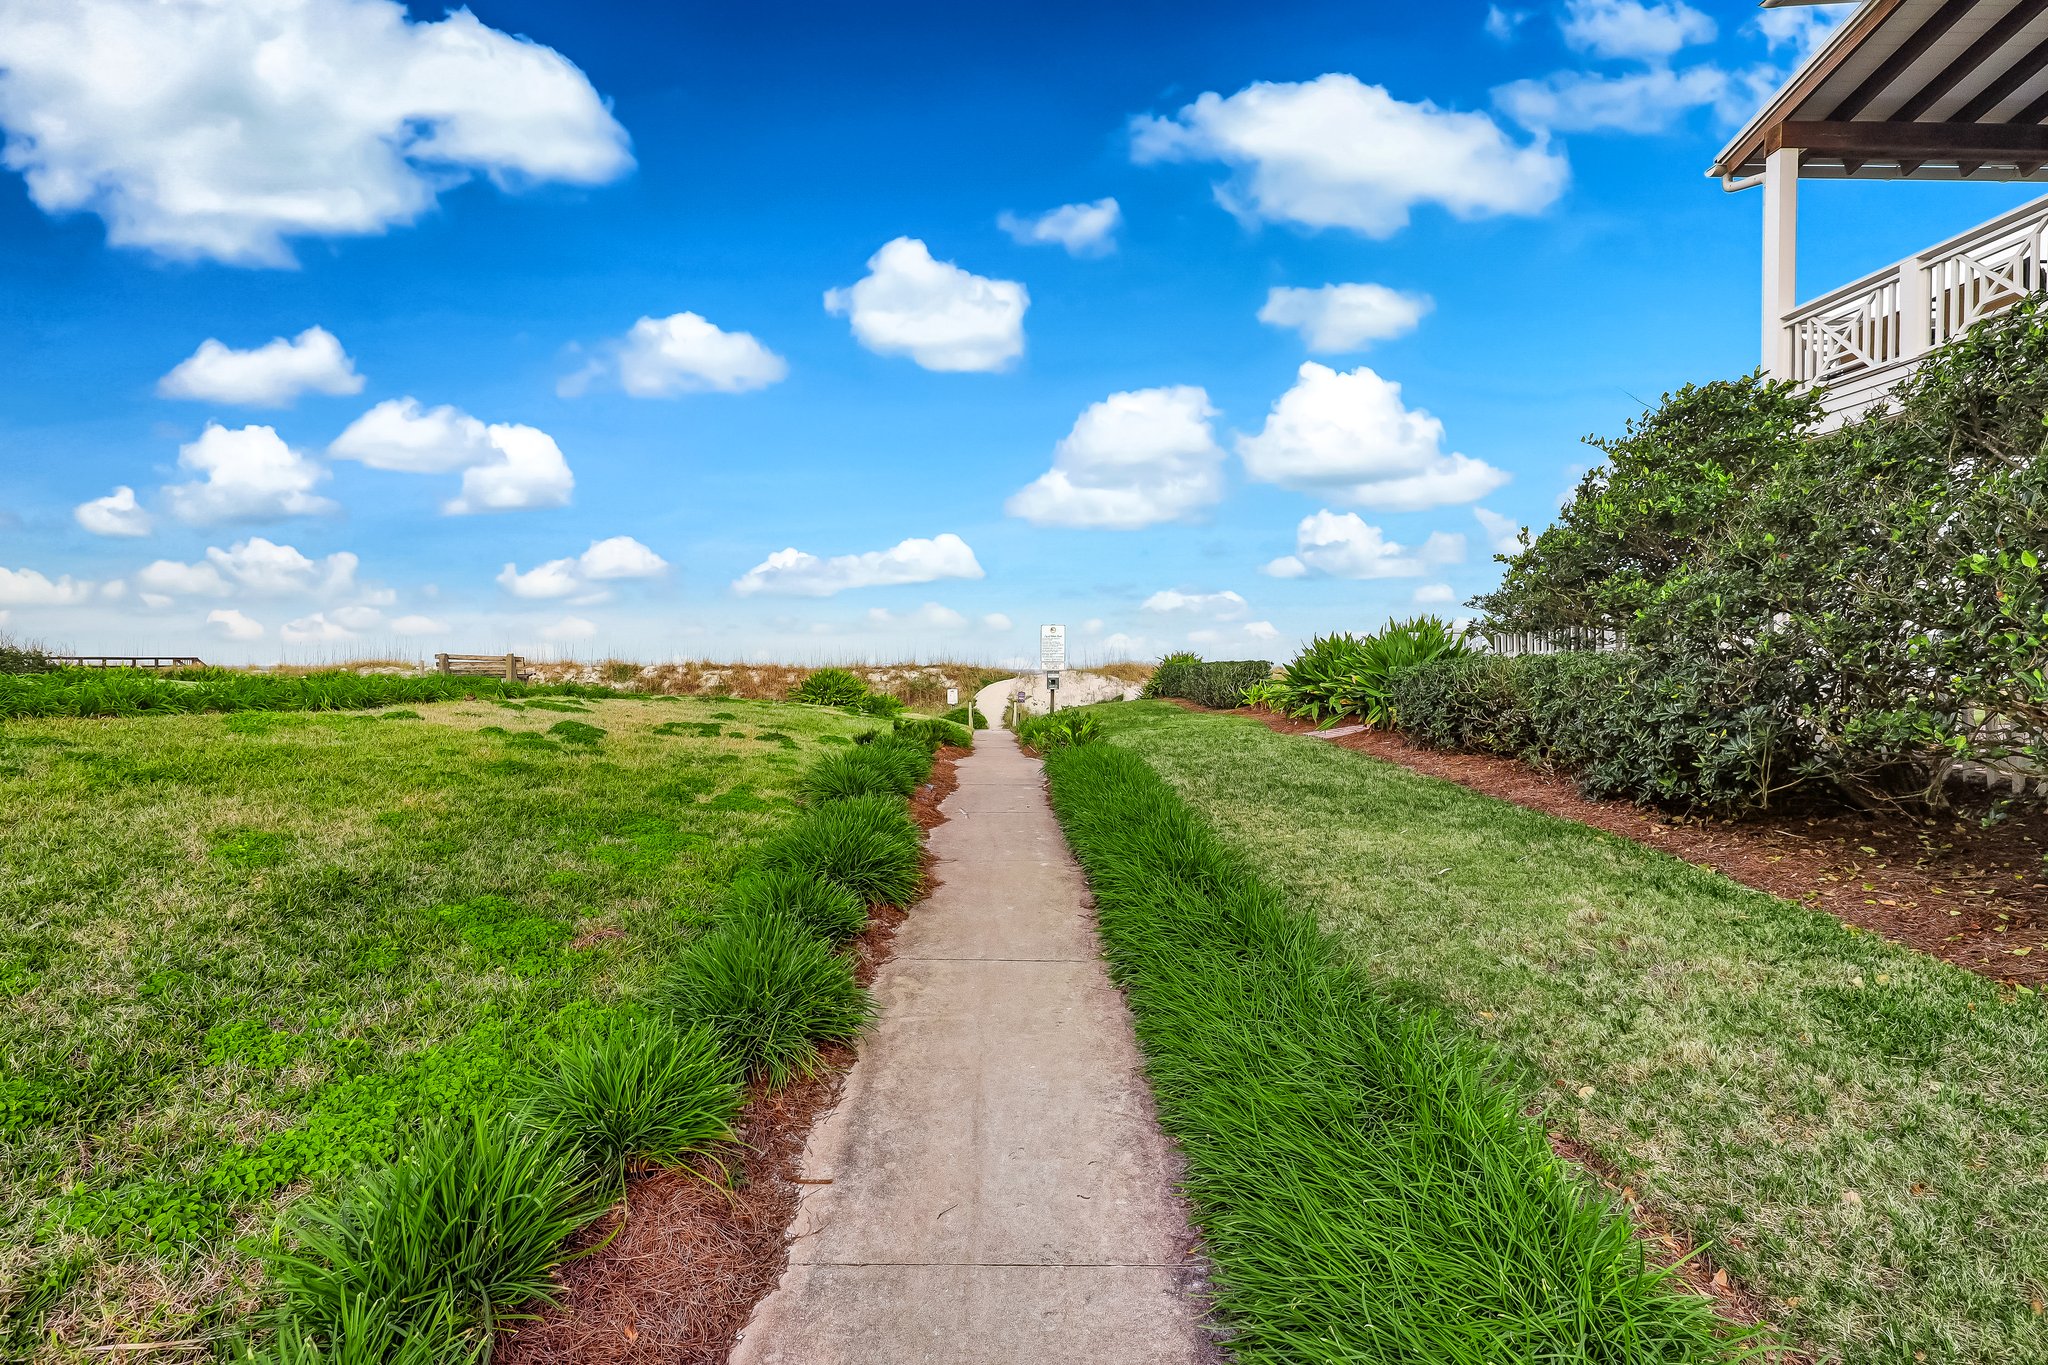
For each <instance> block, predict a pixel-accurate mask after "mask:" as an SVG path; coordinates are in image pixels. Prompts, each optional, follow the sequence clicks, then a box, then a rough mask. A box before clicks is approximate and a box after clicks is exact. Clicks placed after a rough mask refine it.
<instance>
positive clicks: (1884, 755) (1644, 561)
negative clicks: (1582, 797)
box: [1478, 295, 2048, 809]
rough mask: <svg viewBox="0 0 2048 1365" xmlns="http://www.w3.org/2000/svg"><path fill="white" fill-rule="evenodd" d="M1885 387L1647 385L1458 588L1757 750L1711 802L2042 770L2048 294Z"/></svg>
mask: <svg viewBox="0 0 2048 1365" xmlns="http://www.w3.org/2000/svg"><path fill="white" fill-rule="evenodd" d="M1893 396H1894V404H1895V407H1896V411H1895V412H1894V413H1891V414H1881V413H1879V414H1873V415H1871V416H1867V417H1865V418H1864V419H1863V420H1861V421H1857V422H1851V423H1848V424H1847V425H1845V426H1843V427H1841V428H1839V429H1838V430H1836V431H1833V432H1830V433H1827V434H1826V435H1821V436H1816V435H1814V434H1813V430H1814V427H1815V425H1816V423H1817V420H1818V418H1819V412H1820V410H1819V400H1818V397H1817V395H1814V394H1801V393H1799V392H1797V391H1795V390H1794V389H1793V387H1792V386H1791V385H1789V384H1781V383H1775V382H1772V381H1769V380H1766V379H1763V378H1761V377H1760V376H1756V375H1752V376H1749V377H1748V378H1745V379H1741V380H1736V381H1732V382H1727V383H1716V384H1707V385H1701V386H1698V387H1691V386H1688V387H1686V388H1684V389H1681V390H1679V391H1678V392H1677V393H1675V394H1672V395H1669V396H1667V397H1666V399H1665V400H1664V402H1663V404H1662V405H1661V406H1660V407H1658V408H1657V409H1656V410H1654V411H1652V412H1649V413H1646V414H1644V415H1643V416H1642V417H1640V418H1638V419H1636V420H1634V421H1632V422H1630V423H1629V425H1628V427H1627V429H1626V431H1625V432H1624V433H1623V434H1622V435H1621V436H1620V437H1619V438H1616V439H1612V440H1601V441H1596V442H1594V444H1595V445H1596V446H1598V447H1599V448H1600V450H1601V451H1602V453H1603V455H1604V456H1605V457H1606V458H1605V462H1604V463H1603V464H1602V465H1601V466H1600V467H1599V468H1597V469H1596V470H1594V471H1593V472H1592V473H1590V474H1588V475H1587V477H1586V480H1585V481H1584V483H1582V484H1581V486H1580V488H1579V490H1578V492H1577V494H1576V495H1575V496H1574V498H1573V499H1572V501H1571V502H1570V503H1569V504H1567V505H1566V506H1565V508H1564V509H1563V510H1562V512H1561V513H1560V515H1559V517H1558V520H1557V523H1556V524H1555V525H1554V526H1552V527H1550V528H1549V529H1547V530H1545V531H1544V532H1543V533H1542V534H1541V535H1539V536H1538V537H1537V538H1536V539H1535V541H1534V542H1533V543H1532V544H1530V545H1529V546H1528V547H1527V548H1525V549H1523V550H1522V551H1520V552H1519V553H1517V554H1515V555H1513V556H1511V557H1509V558H1508V559H1507V570H1506V574H1505V576H1504V577H1503V580H1502V583H1501V586H1500V588H1499V589H1497V590H1496V591H1495V592H1493V593H1490V594H1487V595H1486V596H1484V597H1482V598H1480V599H1479V601H1478V605H1480V606H1481V607H1482V608H1483V609H1484V610H1485V611H1486V612H1487V613H1488V616H1489V618H1490V620H1489V625H1490V626H1491V627H1492V628H1494V629H1497V630H1501V631H1539V632H1564V631H1569V630H1575V629H1590V630H1608V631H1616V632H1619V633H1620V634H1621V635H1622V636H1623V637H1624V638H1625V639H1626V641H1627V645H1628V650H1629V652H1630V653H1631V654H1632V655H1635V656H1638V658H1639V659H1640V660H1641V664H1640V672H1639V674H1638V675H1637V676H1639V677H1640V678H1641V679H1643V680H1645V682H1646V685H1647V686H1646V690H1647V691H1648V693H1649V694H1651V695H1653V696H1655V697H1657V698H1658V702H1657V704H1658V705H1659V706H1660V707H1662V708H1663V711H1664V713H1665V714H1667V715H1669V716H1671V717H1672V718H1673V719H1674V720H1676V721H1678V722H1679V723H1680V728H1682V729H1684V730H1686V731H1688V732H1696V733H1699V734H1703V735H1715V734H1718V732H1719V731H1720V730H1721V729H1722V728H1724V727H1725V728H1728V729H1729V730H1730V731H1731V733H1734V734H1736V735H1737V736H1738V737H1739V738H1740V742H1741V744H1742V745H1743V746H1745V747H1746V748H1748V749H1751V750H1754V756H1753V758H1752V759H1751V760H1750V761H1751V762H1752V765H1753V766H1754V767H1755V768H1756V770H1757V771H1758V772H1759V773H1760V774H1762V775H1763V776H1762V777H1761V779H1760V780H1753V781H1749V782H1747V783H1745V784H1743V785H1744V786H1746V788H1747V790H1748V792H1749V795H1748V796H1746V797H1744V798H1743V799H1742V800H1740V801H1739V802H1735V803H1732V804H1731V805H1729V806H1728V807H1727V808H1730V809H1755V808H1758V807H1760V806H1763V805H1766V804H1776V803H1778V802H1780V801H1782V800H1783V799H1785V797H1786V796H1787V795H1788V794H1790V793H1794V792H1796V793H1799V794H1801V795H1802V796H1805V797H1809V798H1810V797H1815V796H1826V797H1832V798H1836V799H1843V800H1847V801H1849V802H1852V803H1854V804H1858V805H1862V806H1883V805H1887V804H1905V805H1909V806H1914V807H1925V806H1929V805H1932V806H1937V807H1938V806H1940V805H1941V804H1943V802H1944V800H1945V791H1946V788H1947V784H1948V780H1949V778H1950V777H1951V776H1952V775H1954V774H1955V773H1956V772H1957V771H1958V770H1959V769H1962V768H1965V767H1976V768H1979V769H1984V768H1988V769H1991V770H1993V771H2003V772H2012V773H2016V774H2032V773H2038V772H2039V771H2041V769H2042V767H2043V766H2044V764H2048V671H2044V664H2048V580H2044V577H2043V564H2044V562H2048V460H2044V459H2042V458H2041V456H2042V453H2043V439H2042V434H2043V430H2044V418H2048V298H2044V297H2043V296H2039V295H2037V296H2035V297H2033V298H2030V299H2028V300H2027V301H2025V302H2024V303H2021V304H2019V305H2016V306H2014V307H2012V308H2010V309H2007V310H2005V311H2004V312H2002V313H1999V314H1996V315H1994V316H1993V317H1991V318H1989V319H1987V320H1985V321H1983V322H1981V323H1979V324H1978V325H1977V326H1976V327H1974V328H1972V329H1971V330H1970V331H1969V332H1968V333H1966V334H1965V335H1964V336H1963V337H1962V338H1960V339H1958V340H1957V341H1955V342H1953V343H1951V344H1949V345H1947V346H1944V347H1942V348H1940V349H1938V350H1936V351H1935V352H1933V353H1931V354H1930V355H1929V356H1927V358H1926V359H1925V360H1924V361H1923V362H1922V363H1921V365H1920V366H1919V368H1918V369H1917V370H1916V371H1915V372H1914V373H1913V375H1912V376H1911V378H1909V379H1908V380H1907V381H1906V382H1905V383H1904V384H1902V385H1900V386H1899V387H1898V388H1897V389H1896V390H1895V392H1894V395H1893ZM1692 705H1697V706H1698V707H1700V708H1701V709H1699V710H1697V711H1691V712H1686V713H1684V714H1683V715H1682V716H1680V714H1679V713H1678V712H1677V711H1676V710H1675V709H1674V708H1677V707H1681V706H1692ZM1632 785H1634V786H1635V787H1637V788H1638V789H1642V790H1652V789H1659V788H1664V789H1672V790H1678V791H1682V792H1686V793H1687V795H1688V796H1690V795H1691V791H1690V789H1691V787H1692V786H1693V783H1692V782H1691V780H1690V779H1689V778H1688V777H1687V776H1686V775H1685V773H1684V772H1683V771H1671V772H1661V771H1659V772H1650V773H1647V774H1644V775H1641V776H1640V778H1639V780H1636V781H1634V782H1633V784H1632ZM1704 803H1706V804H1719V802H1718V800H1707V801H1704Z"/></svg>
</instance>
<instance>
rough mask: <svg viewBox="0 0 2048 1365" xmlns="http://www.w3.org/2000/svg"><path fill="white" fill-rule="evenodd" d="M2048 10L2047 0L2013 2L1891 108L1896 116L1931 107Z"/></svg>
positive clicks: (1911, 116) (1918, 113)
mask: <svg viewBox="0 0 2048 1365" xmlns="http://www.w3.org/2000/svg"><path fill="white" fill-rule="evenodd" d="M2043 12H2048V0H2023V3H2021V4H2018V5H2015V6H2013V7H2012V8H2011V9H2010V10H2008V11H2007V12H2006V14H2005V17H2004V18H2002V19H2000V20H1999V21H1998V22H1997V23H1995V24H1993V25H1992V26H1991V27H1990V28H1988V29H1986V30H1984V33H1983V34H1982V36H1980V37H1979V38H1978V39H1977V41H1976V42H1974V43H1971V44H1970V45H1969V46H1968V47H1966V48H1964V49H1963V51H1962V53H1961V54H1960V55H1959V56H1957V57H1956V59H1955V60H1954V61H1952V62H1950V63H1949V64H1948V65H1947V66H1945V67H1943V68H1942V69H1941V70H1940V71H1938V72H1936V73H1935V75H1934V77H1933V78H1932V79H1931V80H1929V81H1928V82H1927V84H1925V85H1923V86H1921V87H1920V90H1919V92H1918V93H1917V94H1915V95H1914V96H1913V97H1912V98H1911V99H1909V100H1907V101H1906V102H1905V103H1904V104H1902V105H1900V106H1899V107H1898V108H1897V109H1895V110H1893V111H1892V117H1893V118H1894V119H1901V120H1905V121H1908V122H1910V121H1911V120H1913V119H1916V118H1919V117H1920V116H1921V115H1922V114H1924V113H1926V112H1927V111H1928V110H1929V109H1932V108H1933V107H1934V106H1935V104H1936V103H1937V102H1939V101H1940V100H1941V99H1942V97H1943V96H1945V95H1947V94H1948V93H1949V92H1950V91H1952V90H1954V89H1955V88H1956V87H1957V86H1958V85H1961V84H1962V83H1963V82H1964V81H1965V80H1966V79H1968V78H1969V76H1970V75H1971V74H1972V73H1973V72H1975V71H1976V70H1977V68H1978V67H1980V66H1982V65H1984V63H1985V62H1986V61H1988V60H1990V59H1991V57H1992V56H1993V55H1994V54H1995V53H1997V51H1998V50H1999V49H2000V48H2002V47H2004V46H2005V45H2006V44H2007V43H2009V42H2011V41H2012V40H2013V39H2014V38H2015V37H2017V36H2019V33H2020V30H2022V29H2024V28H2025V27H2026V26H2027V25H2028V24H2031V23H2033V22H2034V20H2036V19H2038V18H2040V17H2041V15H2042V13H2043Z"/></svg>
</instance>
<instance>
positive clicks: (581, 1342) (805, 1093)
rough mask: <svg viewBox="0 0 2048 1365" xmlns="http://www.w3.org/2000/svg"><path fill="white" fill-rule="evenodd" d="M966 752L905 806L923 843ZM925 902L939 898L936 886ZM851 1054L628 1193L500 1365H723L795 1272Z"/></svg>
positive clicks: (867, 941)
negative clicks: (794, 1227)
mask: <svg viewBox="0 0 2048 1365" xmlns="http://www.w3.org/2000/svg"><path fill="white" fill-rule="evenodd" d="M966 752H967V751H966V750H964V749H950V748H949V749H941V750H939V753H938V758H937V761H936V762H935V763H934V764H933V765H932V780H931V781H930V782H929V783H927V784H926V785H925V786H924V787H923V788H921V789H920V790H919V791H918V793H917V794H916V795H915V796H913V797H912V798H911V801H910V813H911V815H912V816H913V817H914V818H915V819H916V820H917V823H918V825H919V826H920V827H921V828H923V829H926V830H929V829H931V828H932V826H934V825H937V824H940V823H943V822H944V820H945V818H946V817H945V816H944V815H943V814H942V813H941V812H940V810H939V807H940V805H941V803H943V802H944V801H945V799H946V797H947V796H948V795H950V794H951V793H952V791H953V789H954V788H955V787H957V786H958V785H959V776H958V774H957V772H956V771H955V767H954V765H955V764H956V763H957V762H958V760H959V759H960V758H962V757H963V756H965V754H966ZM930 864H931V855H930V854H929V853H927V854H926V867H927V877H926V881H925V889H926V894H930V891H931V888H932V887H933V886H934V885H935V884H936V883H935V882H933V881H932V879H931V877H930V876H929V868H930ZM907 918H909V915H908V913H907V912H906V911H904V910H901V909H898V908H896V907H893V906H888V907H883V908H881V909H878V910H876V911H874V912H873V913H872V914H871V915H870V917H869V926H868V930H867V932H866V933H864V934H862V935H861V936H860V937H859V938H858V939H855V940H854V942H853V944H852V945H851V951H852V953H853V955H854V962H855V968H854V970H855V975H857V976H858V977H859V978H860V981H861V984H862V985H868V984H870V983H871V982H872V981H873V980H874V977H875V973H876V972H877V971H879V970H880V968H881V966H882V964H883V963H884V962H886V961H888V960H889V954H890V951H891V949H892V947H893V944H894V939H895V936H896V929H897V926H899V925H901V924H902V923H903V921H904V920H905V919H907ZM854 1055H855V1054H854V1050H853V1049H852V1048H849V1047H838V1046H834V1047H829V1048H826V1049H824V1061H825V1065H824V1067H823V1069H822V1070H821V1071H820V1072H819V1074H818V1075H816V1076H813V1077H811V1078H810V1079H808V1080H801V1081H797V1082H794V1083H792V1084H790V1085H786V1086H784V1087H783V1088H782V1089H780V1090H775V1091H770V1090H768V1089H766V1088H765V1087H764V1086H762V1085H759V1084H756V1085H755V1086H754V1087H753V1088H752V1089H751V1090H750V1091H749V1092H748V1098H747V1104H746V1107H745V1108H744V1109H742V1110H741V1111H740V1117H739V1122H738V1124H737V1125H736V1128H737V1132H738V1139H739V1140H738V1141H737V1142H734V1143H731V1144H728V1145H727V1146H725V1147H724V1148H722V1149H720V1150H719V1151H716V1152H712V1153H709V1154H708V1155H706V1156H705V1157H703V1158H701V1159H699V1160H698V1161H696V1162H695V1163H693V1164H692V1165H690V1166H687V1167H676V1168H671V1169H668V1170H658V1171H654V1172H651V1173H648V1174H647V1175H645V1176H644V1177H642V1178H639V1179H636V1180H634V1181H633V1182H632V1183H631V1185H630V1187H629V1188H628V1190H627V1193H626V1198H625V1199H624V1201H623V1202H622V1203H621V1205H620V1206H619V1207H618V1208H616V1209H614V1210H613V1211H612V1212H611V1213H610V1214H608V1215H606V1217H605V1218H604V1219H602V1220H600V1221H599V1222H598V1223H597V1224H595V1225H593V1226H592V1227H590V1228H588V1229H586V1230H585V1232H584V1233H583V1234H582V1237H581V1240H580V1244H579V1245H580V1246H582V1247H591V1246H595V1247H597V1248H598V1249H597V1250H596V1251H595V1252H593V1253H591V1254H590V1255H588V1256H585V1257H584V1258H582V1259H581V1260H577V1261H572V1262H570V1263H569V1264H568V1265H566V1266H564V1267H563V1268H562V1271H561V1273H560V1275H559V1276H558V1279H559V1281H560V1284H561V1286H562V1288H561V1294H560V1297H561V1306H560V1307H559V1308H555V1309H550V1310H548V1311H547V1312H545V1313H543V1314H541V1315H540V1317H539V1318H538V1319H536V1320H535V1321H532V1322H528V1323H525V1324H522V1325H521V1326H520V1327H519V1328H517V1329H516V1330H515V1331H513V1332H511V1333H509V1334H508V1335H507V1336H505V1337H504V1338H503V1339H502V1340H500V1341H499V1342H498V1344H497V1349H496V1351H495V1352H494V1353H493V1356H492V1359H493V1360H494V1361H496V1362H498V1365H563V1363H564V1362H569V1361H575V1362H577V1365H612V1363H613V1362H629V1361H630V1362H653V1361H660V1362H662V1365H722V1363H723V1362H724V1360H725V1358H726V1356H727V1355H728V1354H729V1353H730V1352H731V1350H732V1346H733V1342H734V1341H735V1340H736V1339H737V1337H738V1336H739V1333H740V1329H741V1328H743V1327H745V1326H746V1324H747V1319H748V1317H749V1316H751V1315H752V1313H753V1311H754V1305H755V1304H756V1303H758V1302H760V1300H761V1299H762V1298H763V1297H765V1296H766V1295H767V1294H768V1292H769V1291H770V1290H772V1289H774V1288H775V1285H776V1282H777V1281H778V1280H780V1279H781V1278H782V1271H783V1267H784V1265H785V1263H786V1262H787V1260H788V1252H789V1244H788V1240H787V1236H786V1234H787V1231H788V1228H789V1224H790V1220H791V1219H792V1218H793V1217H794V1216H795V1215H796V1205H797V1196H798V1194H799V1192H800V1187H799V1186H798V1185H797V1183H796V1181H797V1176H798V1172H799V1170H800V1168H801V1164H802V1161H803V1152H804V1144H805V1142H806V1141H807V1140H808V1139H809V1137H810V1133H811V1127H812V1125H813V1124H814V1123H815V1122H816V1121H817V1119H818V1117H819V1116H820V1115H822V1114H824V1113H825V1111H827V1110H828V1109H830V1108H831V1107H832V1106H833V1104H835V1103H836V1102H837V1101H838V1099H839V1092H840V1088H841V1086H842V1085H844V1083H845V1080H846V1073H847V1071H848V1070H849V1069H851V1067H852V1066H853V1061H854Z"/></svg>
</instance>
